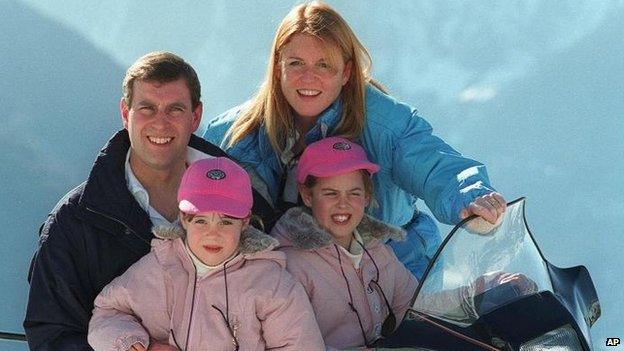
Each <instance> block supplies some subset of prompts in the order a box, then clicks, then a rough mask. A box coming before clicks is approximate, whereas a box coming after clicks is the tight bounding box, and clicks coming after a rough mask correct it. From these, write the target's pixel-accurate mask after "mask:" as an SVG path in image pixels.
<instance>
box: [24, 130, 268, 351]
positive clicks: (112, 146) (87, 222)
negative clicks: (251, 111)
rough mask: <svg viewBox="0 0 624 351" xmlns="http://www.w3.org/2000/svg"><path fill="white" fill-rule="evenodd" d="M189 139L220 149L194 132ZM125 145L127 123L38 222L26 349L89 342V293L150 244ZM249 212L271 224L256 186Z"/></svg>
mask: <svg viewBox="0 0 624 351" xmlns="http://www.w3.org/2000/svg"><path fill="white" fill-rule="evenodd" d="M189 146H190V147H192V148H195V149H197V150H199V151H201V152H203V153H206V154H209V155H212V156H226V154H225V152H224V151H223V150H221V149H219V148H218V147H216V146H214V145H213V144H210V143H209V142H207V141H205V140H203V139H201V138H199V137H197V136H195V135H192V136H191V140H190V142H189ZM129 147H130V141H129V138H128V133H127V131H126V130H122V131H119V132H118V133H116V134H115V135H114V136H113V137H112V138H111V140H109V142H108V143H107V145H106V146H105V147H104V148H103V149H102V150H101V151H100V154H99V155H98V157H97V159H96V160H95V163H94V165H93V168H92V170H91V173H90V174H89V178H88V179H87V181H86V182H84V183H82V184H81V185H79V186H78V187H77V188H75V189H73V190H72V191H70V192H69V193H68V194H67V195H65V197H64V198H63V199H61V201H59V203H58V204H57V205H56V206H55V208H54V209H53V210H52V213H51V214H50V215H49V216H48V218H47V220H46V222H45V223H44V225H43V226H42V229H41V233H40V241H39V249H38V251H37V253H36V254H35V257H34V258H33V261H32V263H31V270H30V274H29V281H30V293H29V296H28V307H27V310H26V319H25V320H24V329H25V331H26V337H27V339H28V345H29V347H30V349H31V350H37V351H59V350H63V351H73V350H91V347H89V345H88V343H87V328H88V325H89V319H90V318H91V312H92V310H93V301H94V300H95V297H96V296H97V294H98V293H99V292H100V290H102V288H103V287H104V286H105V285H107V284H108V283H109V282H110V281H111V280H113V278H115V277H117V276H118V275H120V274H122V273H123V272H124V271H125V270H126V269H127V268H128V267H129V266H131V265H132V264H133V263H135V262H136V261H137V260H139V259H140V258H141V257H142V256H144V255H145V254H147V253H148V252H149V250H150V240H151V239H152V237H153V236H152V233H151V227H152V223H151V221H150V219H149V215H148V214H147V213H146V212H145V211H144V210H143V209H142V208H141V207H140V206H139V204H138V203H137V202H136V200H135V199H134V197H133V196H132V194H131V193H130V191H129V190H128V187H127V185H126V179H125V168H124V167H125V160H126V154H127V152H128V149H129ZM253 212H254V213H255V214H257V215H259V216H260V217H261V218H262V219H263V220H265V222H266V223H268V224H269V225H271V224H272V222H273V220H274V216H273V212H272V210H271V208H270V207H269V205H268V204H267V202H266V201H265V200H264V199H263V198H262V197H261V196H260V195H259V194H258V193H256V192H255V191H254V208H253Z"/></svg>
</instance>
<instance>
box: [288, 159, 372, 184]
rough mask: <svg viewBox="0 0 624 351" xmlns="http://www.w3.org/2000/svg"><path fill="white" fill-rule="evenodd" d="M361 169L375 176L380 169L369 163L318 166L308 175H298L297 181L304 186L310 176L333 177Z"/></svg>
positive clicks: (310, 170)
mask: <svg viewBox="0 0 624 351" xmlns="http://www.w3.org/2000/svg"><path fill="white" fill-rule="evenodd" d="M360 169H363V170H366V171H368V173H370V174H373V173H377V172H378V171H379V169H380V167H379V165H377V164H375V163H372V162H368V161H365V162H352V163H347V164H342V165H341V167H336V165H335V164H318V165H316V166H315V167H312V168H310V169H309V170H308V172H307V174H301V175H299V174H297V181H298V182H299V183H300V184H303V183H304V182H305V180H306V178H307V177H308V176H309V175H312V176H315V177H333V176H337V175H342V174H346V173H350V172H353V171H357V170H360Z"/></svg>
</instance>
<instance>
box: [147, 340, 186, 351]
mask: <svg viewBox="0 0 624 351" xmlns="http://www.w3.org/2000/svg"><path fill="white" fill-rule="evenodd" d="M140 350H144V351H180V349H179V348H177V347H175V346H171V345H169V344H162V343H159V342H157V341H152V342H151V343H150V346H149V348H148V349H147V350H145V349H140Z"/></svg>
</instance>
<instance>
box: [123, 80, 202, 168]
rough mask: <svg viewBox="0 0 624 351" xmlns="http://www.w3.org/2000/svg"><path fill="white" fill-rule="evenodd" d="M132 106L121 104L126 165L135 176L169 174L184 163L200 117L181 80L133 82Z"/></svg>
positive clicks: (199, 112)
mask: <svg viewBox="0 0 624 351" xmlns="http://www.w3.org/2000/svg"><path fill="white" fill-rule="evenodd" d="M133 88H134V91H133V97H132V106H128V104H127V103H126V101H125V100H124V99H122V101H121V116H122V120H123V125H124V128H126V129H127V130H128V134H129V135H130V144H131V152H130V164H131V166H132V169H133V171H134V172H135V173H141V172H142V173H145V172H149V171H169V170H173V169H175V167H178V166H180V165H183V164H184V162H186V146H187V144H188V141H189V139H190V137H191V134H192V133H193V132H194V131H195V130H197V128H198V127H199V123H200V121H201V116H202V105H201V103H200V104H199V105H198V106H197V107H196V108H195V109H193V108H192V104H191V94H190V91H189V89H188V86H187V84H186V81H185V80H184V79H182V78H181V79H178V80H176V81H173V82H168V83H160V82H157V81H146V80H137V81H135V82H134V83H133Z"/></svg>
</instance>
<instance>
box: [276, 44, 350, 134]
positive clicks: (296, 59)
mask: <svg viewBox="0 0 624 351" xmlns="http://www.w3.org/2000/svg"><path fill="white" fill-rule="evenodd" d="M326 45H333V44H329V43H324V42H323V41H321V40H320V39H318V38H316V37H314V36H312V35H308V34H295V35H294V36H293V37H292V38H291V39H290V42H288V43H287V44H286V45H284V47H283V48H282V51H281V54H280V61H279V62H278V66H277V69H278V72H277V73H278V74H279V79H280V86H281V89H282V93H283V94H284V96H285V97H286V100H287V101H288V104H289V105H290V106H291V107H292V108H293V109H294V110H295V112H296V114H297V115H298V117H302V118H306V119H313V122H315V121H316V118H317V117H318V116H319V115H320V114H321V112H323V111H324V110H325V109H326V108H327V107H329V105H331V104H332V103H333V102H334V101H335V100H336V99H337V98H338V96H339V95H340V91H341V90H342V87H343V86H344V85H345V84H347V82H348V81H349V77H350V75H351V62H348V63H347V64H345V63H344V62H343V61H342V58H339V59H338V60H335V61H338V62H332V60H331V59H330V57H328V52H330V50H331V52H339V50H338V49H337V48H327V47H326ZM328 49H330V50H328Z"/></svg>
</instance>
